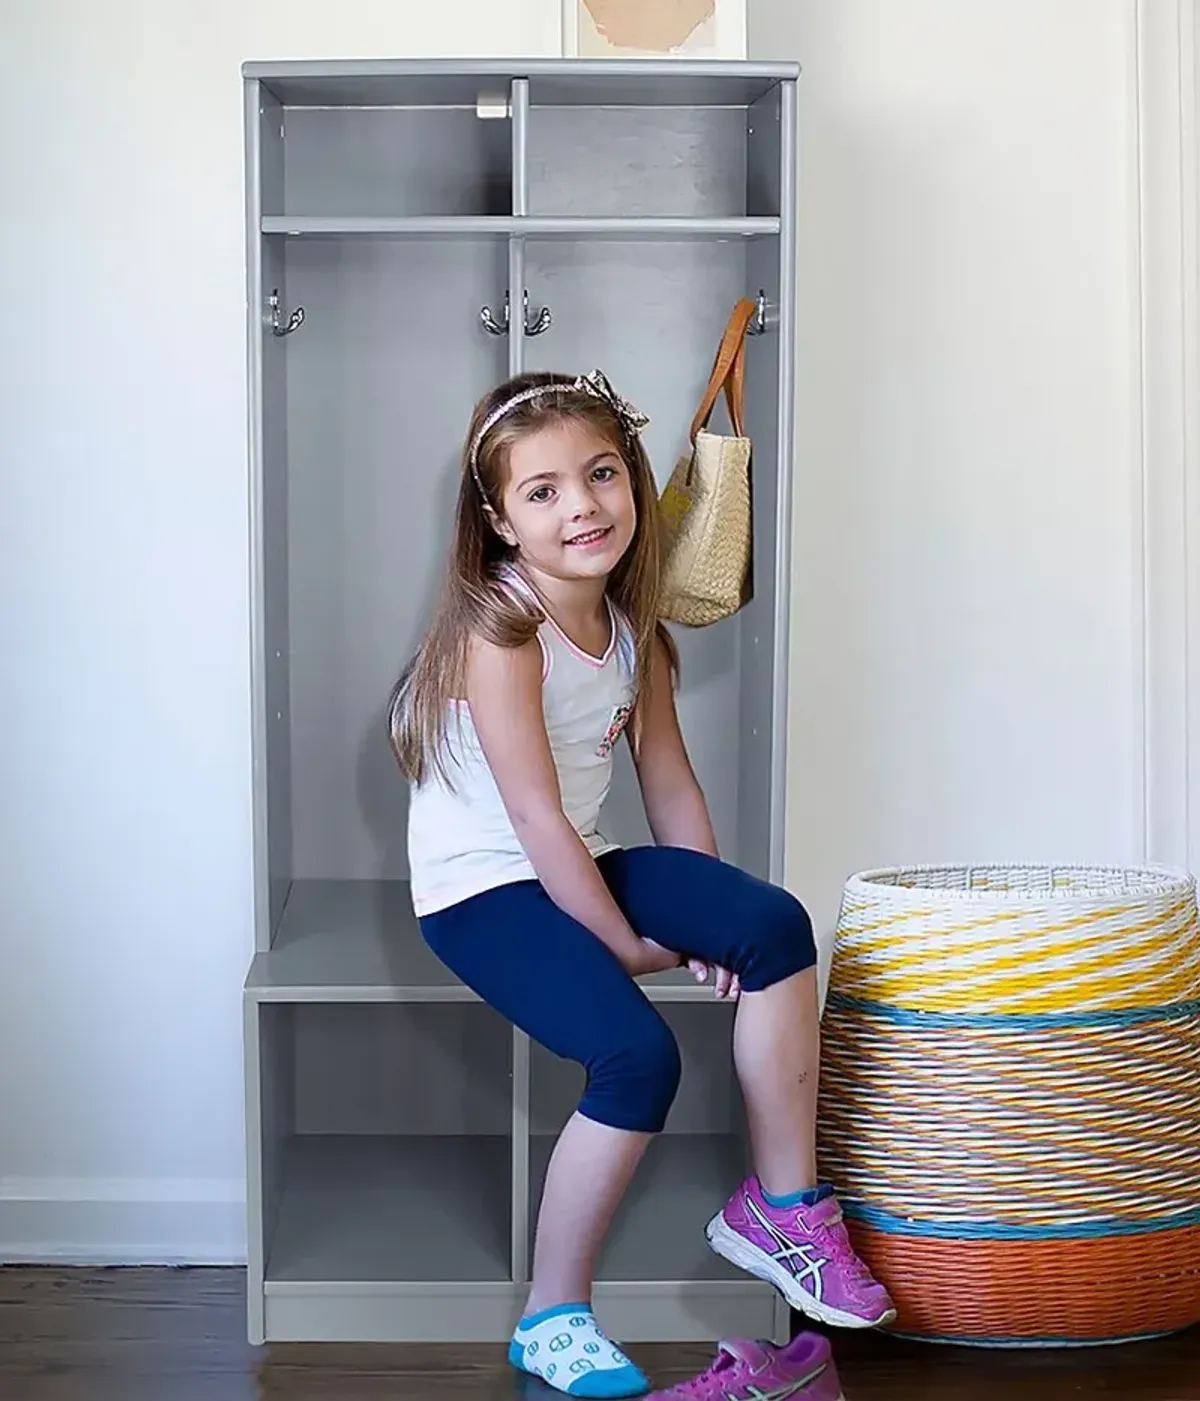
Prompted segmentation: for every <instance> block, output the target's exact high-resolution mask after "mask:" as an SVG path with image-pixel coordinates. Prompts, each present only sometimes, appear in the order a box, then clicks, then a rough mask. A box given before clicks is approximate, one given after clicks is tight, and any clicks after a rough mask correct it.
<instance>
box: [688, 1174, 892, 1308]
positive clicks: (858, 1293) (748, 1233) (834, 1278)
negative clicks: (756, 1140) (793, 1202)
mask: <svg viewBox="0 0 1200 1401" xmlns="http://www.w3.org/2000/svg"><path fill="white" fill-rule="evenodd" d="M704 1234H705V1236H706V1237H707V1239H708V1243H709V1245H710V1246H711V1248H712V1249H713V1250H714V1251H715V1252H716V1253H717V1254H718V1255H722V1256H724V1257H725V1259H726V1260H729V1261H730V1262H731V1263H732V1264H735V1265H737V1266H739V1267H740V1268H741V1269H743V1270H746V1271H748V1272H749V1273H750V1274H752V1275H755V1276H756V1277H757V1278H758V1279H765V1280H766V1281H767V1283H768V1284H773V1285H774V1286H775V1288H776V1289H778V1290H779V1292H780V1293H781V1294H782V1295H783V1297H784V1298H785V1299H786V1300H787V1301H788V1303H789V1304H790V1305H791V1306H792V1308H794V1309H799V1310H800V1311H801V1312H802V1313H806V1314H808V1315H809V1316H810V1317H812V1318H815V1319H818V1320H819V1321H820V1322H821V1323H829V1324H833V1325H835V1326H837V1327H842V1328H875V1327H878V1325H879V1324H881V1323H890V1322H891V1321H892V1319H893V1318H895V1317H896V1310H895V1308H894V1306H893V1304H892V1301H891V1299H890V1298H889V1297H888V1292H887V1290H886V1289H884V1287H883V1286H882V1285H881V1284H878V1283H876V1281H875V1280H874V1279H872V1277H871V1274H870V1272H869V1271H868V1269H867V1267H866V1266H865V1265H864V1264H863V1262H862V1261H861V1260H860V1259H859V1258H858V1256H857V1255H856V1254H855V1253H854V1247H853V1246H852V1245H851V1244H850V1237H849V1236H848V1235H847V1234H846V1227H845V1225H844V1224H843V1221H842V1208H841V1207H840V1206H839V1205H838V1202H837V1198H836V1197H834V1196H833V1195H832V1194H831V1195H829V1196H826V1197H824V1198H823V1199H822V1200H821V1201H819V1202H817V1203H816V1204H815V1205H814V1206H789V1207H774V1206H769V1205H768V1204H767V1201H766V1199H765V1198H764V1197H763V1194H762V1188H761V1187H760V1186H759V1182H758V1179H757V1178H756V1177H748V1178H747V1179H746V1180H745V1182H743V1183H742V1185H741V1186H740V1187H739V1188H738V1189H737V1191H736V1192H735V1193H734V1194H733V1196H732V1197H731V1198H730V1199H729V1201H728V1202H727V1203H726V1204H725V1207H724V1209H723V1210H721V1211H719V1212H718V1213H717V1215H716V1216H714V1217H713V1219H712V1220H711V1221H710V1222H709V1223H708V1225H707V1226H706V1227H705V1230H704Z"/></svg>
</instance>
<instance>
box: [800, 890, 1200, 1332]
mask: <svg viewBox="0 0 1200 1401" xmlns="http://www.w3.org/2000/svg"><path fill="white" fill-rule="evenodd" d="M818 1152H819V1155H820V1158H821V1170H822V1174H823V1176H824V1177H825V1178H826V1179H827V1180H829V1181H831V1182H832V1183H833V1184H834V1185H835V1187H836V1188H837V1190H838V1192H839V1193H840V1195H841V1197H842V1200H843V1203H844V1205H845V1208H846V1216H847V1221H848V1225H849V1228H850V1232H851V1236H852V1238H853V1240H854V1242H855V1245H856V1247H857V1248H858V1250H859V1252H860V1253H861V1255H862V1256H863V1258H864V1259H865V1260H866V1262H867V1263H868V1264H869V1265H870V1266H871V1267H872V1269H873V1270H874V1271H875V1273H876V1274H877V1275H878V1277H879V1278H880V1279H881V1280H882V1281H883V1282H884V1283H885V1284H886V1285H887V1286H888V1288H889V1289H890V1290H891V1292H892V1295H893V1297H894V1299H895V1301H896V1306H897V1313H898V1316H897V1319H896V1321H895V1323H894V1325H893V1331H895V1332H898V1333H904V1334H907V1335H910V1336H917V1337H922V1338H927V1339H931V1340H940V1341H954V1342H966V1343H977V1344H987V1345H993V1346H1039V1345H1051V1344H1084V1343H1098V1342H1116V1341H1119V1340H1125V1339H1129V1338H1133V1337H1141V1336H1146V1335H1153V1334H1159V1333H1164V1332H1171V1331H1174V1330H1176V1329H1180V1328H1184V1327H1187V1326H1189V1325H1190V1324H1192V1323H1195V1322H1197V1321H1200V923H1198V921H1197V910H1196V888H1195V882H1194V881H1193V879H1192V878H1191V877H1190V876H1188V875H1186V874H1182V873H1178V872H1174V871H1165V870H1161V869H1153V868H1138V869H1132V870H1130V869H1109V868H1079V867H1053V868H1050V867H997V866H990V867H912V868H905V869H900V868H895V869H889V870H881V871H871V872H867V873H864V874H862V875H859V876H855V877H854V878H853V879H852V880H850V881H849V882H848V883H847V886H846V889H845V893H844V897H843V901H842V910H841V915H840V918H839V921H838V932H837V941H836V944H835V948H834V955H833V964H832V969H831V976H830V984H829V995H828V998H827V1002H826V1008H825V1014H824V1019H823V1023H822V1060H821V1094H820V1103H819V1110H818Z"/></svg>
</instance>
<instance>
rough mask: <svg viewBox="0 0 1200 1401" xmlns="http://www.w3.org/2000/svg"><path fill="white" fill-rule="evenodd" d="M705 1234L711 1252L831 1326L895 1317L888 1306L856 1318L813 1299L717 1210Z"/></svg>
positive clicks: (871, 1325) (854, 1325)
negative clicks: (878, 1311)
mask: <svg viewBox="0 0 1200 1401" xmlns="http://www.w3.org/2000/svg"><path fill="white" fill-rule="evenodd" d="M704 1238H705V1240H707V1241H708V1246H709V1249H710V1250H712V1251H713V1253H714V1254H716V1255H720V1256H721V1258H722V1259H724V1260H728V1261H729V1263H730V1264H731V1265H736V1266H737V1267H738V1269H740V1270H745V1271H746V1273H747V1274H752V1275H753V1276H754V1277H755V1279H761V1280H763V1281H764V1282H765V1283H767V1284H772V1285H774V1286H775V1288H776V1289H778V1290H779V1292H780V1293H781V1294H782V1295H783V1297H784V1298H785V1299H786V1300H787V1302H788V1303H789V1304H790V1305H791V1306H792V1308H794V1309H796V1310H797V1311H798V1312H800V1313H804V1314H807V1315H808V1316H809V1318H815V1319H816V1320H817V1322H818V1323H828V1324H829V1325H830V1326H831V1327H833V1328H878V1327H879V1326H880V1325H881V1324H884V1323H890V1322H891V1321H892V1319H894V1318H895V1317H896V1310H895V1309H888V1310H886V1311H885V1312H884V1313H882V1314H880V1316H879V1317H878V1318H859V1317H858V1316H857V1314H853V1313H846V1312H845V1311H844V1310H842V1309H835V1308H834V1307H833V1306H832V1305H831V1304H826V1303H823V1302H822V1301H821V1300H820V1299H814V1298H813V1296H812V1295H811V1294H809V1293H807V1292H806V1291H805V1290H803V1289H801V1288H800V1286H799V1285H798V1284H797V1283H796V1281H795V1280H794V1279H793V1278H792V1276H791V1275H790V1274H789V1273H788V1271H787V1270H785V1269H784V1268H783V1266H782V1265H780V1264H779V1263H778V1262H777V1261H775V1260H772V1259H771V1257H770V1256H769V1255H768V1254H767V1253H766V1251H765V1250H759V1249H758V1247H757V1246H754V1245H751V1244H750V1242H749V1241H748V1240H744V1239H743V1238H742V1237H741V1236H739V1235H738V1233H737V1232H736V1231H732V1230H730V1228H729V1227H728V1226H727V1225H726V1224H725V1218H724V1217H723V1216H722V1215H721V1213H720V1212H717V1214H716V1215H715V1216H714V1217H713V1219H712V1220H711V1221H710V1222H709V1223H708V1225H707V1226H705V1228H704Z"/></svg>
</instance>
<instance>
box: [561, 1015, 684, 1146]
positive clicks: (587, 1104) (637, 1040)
mask: <svg viewBox="0 0 1200 1401" xmlns="http://www.w3.org/2000/svg"><path fill="white" fill-rule="evenodd" d="M648 1010H649V1011H650V1015H649V1016H647V1017H643V1018H639V1020H638V1022H637V1024H636V1025H635V1026H630V1027H626V1028H624V1029H623V1034H622V1035H620V1036H619V1038H618V1039H617V1041H616V1043H615V1044H614V1046H613V1047H612V1048H611V1049H610V1050H607V1051H606V1052H605V1053H604V1054H603V1055H600V1056H597V1057H595V1058H594V1059H593V1060H592V1061H591V1062H590V1063H589V1065H588V1086H587V1091H586V1093H585V1094H584V1098H583V1102H582V1104H581V1105H580V1109H581V1110H582V1112H584V1113H585V1114H587V1115H588V1116H589V1117H590V1118H593V1119H598V1120H599V1121H600V1122H601V1123H605V1124H611V1125H612V1126H613V1127H614V1128H620V1129H631V1130H634V1131H636V1132H639V1133H660V1132H661V1131H662V1128H663V1125H664V1124H665V1123H666V1119H667V1114H668V1112H669V1110H670V1108H671V1105H672V1104H673V1103H674V1101H675V1095H676V1094H677V1093H678V1090H679V1080H680V1077H681V1075H682V1073H683V1065H682V1061H681V1059H680V1055H679V1043H678V1042H677V1041H676V1040H675V1035H674V1033H673V1032H672V1030H671V1028H670V1027H669V1026H668V1025H667V1024H666V1022H665V1021H664V1020H663V1019H662V1017H661V1016H660V1015H659V1014H658V1013H657V1012H656V1011H654V1010H653V1008H648Z"/></svg>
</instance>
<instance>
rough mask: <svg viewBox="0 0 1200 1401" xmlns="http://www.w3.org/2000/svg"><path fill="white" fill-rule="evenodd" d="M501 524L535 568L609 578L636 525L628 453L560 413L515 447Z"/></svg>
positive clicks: (506, 536) (556, 574) (557, 575)
mask: <svg viewBox="0 0 1200 1401" xmlns="http://www.w3.org/2000/svg"><path fill="white" fill-rule="evenodd" d="M502 509H503V519H502V520H500V521H499V522H498V523H497V529H498V530H499V531H500V534H501V535H502V536H503V538H504V539H505V540H506V541H507V542H508V543H509V544H510V545H513V546H515V547H516V548H517V549H518V550H519V551H520V553H521V556H522V558H523V559H524V560H525V561H526V562H527V563H528V564H530V565H532V566H533V567H534V568H536V569H539V570H541V571H542V572H543V573H545V574H548V575H550V576H552V577H554V578H558V579H603V578H605V577H606V576H607V575H608V574H610V573H611V572H612V570H613V568H614V567H615V566H616V564H617V562H618V560H620V558H621V556H622V555H623V554H624V553H625V551H626V550H627V549H628V548H629V544H630V542H631V541H632V539H633V534H634V529H635V527H636V525H637V511H636V508H635V506H634V500H633V483H632V481H631V479H630V476H629V469H628V467H626V465H625V462H624V460H623V459H622V457H621V454H620V453H619V452H618V451H617V450H616V448H615V447H614V446H613V445H612V443H611V442H610V441H609V440H608V439H607V438H605V437H603V436H602V435H601V434H600V433H599V432H598V431H597V430H596V429H595V428H593V427H592V426H591V425H590V424H588V423H584V422H581V421H579V420H577V419H569V418H567V419H558V420H556V421H555V422H553V423H551V424H547V425H546V427H544V428H540V429H538V431H537V432H535V433H527V434H525V435H524V436H523V437H521V438H519V439H518V440H517V441H516V442H515V443H513V445H512V447H511V448H510V449H509V454H508V480H507V481H506V482H505V485H504V495H503V507H502Z"/></svg>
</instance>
